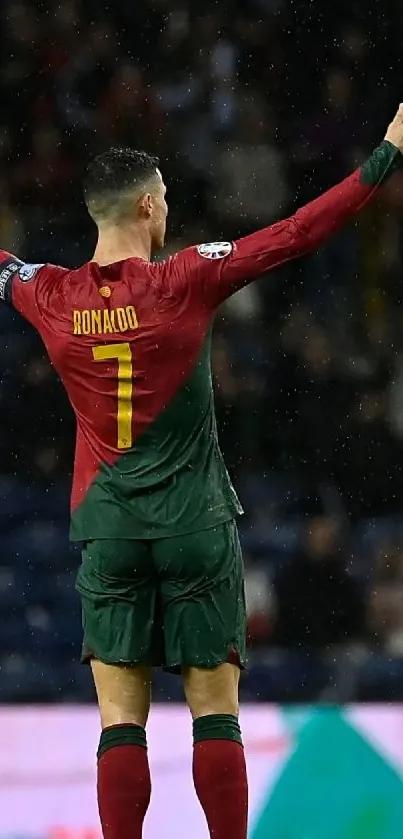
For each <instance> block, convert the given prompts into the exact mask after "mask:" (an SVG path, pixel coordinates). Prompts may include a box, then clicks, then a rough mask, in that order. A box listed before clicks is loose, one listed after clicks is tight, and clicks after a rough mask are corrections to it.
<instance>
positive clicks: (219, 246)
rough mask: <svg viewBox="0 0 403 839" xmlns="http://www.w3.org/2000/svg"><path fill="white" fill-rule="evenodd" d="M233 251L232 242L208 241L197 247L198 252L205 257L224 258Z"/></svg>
mask: <svg viewBox="0 0 403 839" xmlns="http://www.w3.org/2000/svg"><path fill="white" fill-rule="evenodd" d="M231 251H232V243H231V242H208V243H206V244H204V245H198V247H197V253H198V254H199V255H200V256H203V257H204V259H224V258H225V257H226V256H229V254H230V253H231Z"/></svg>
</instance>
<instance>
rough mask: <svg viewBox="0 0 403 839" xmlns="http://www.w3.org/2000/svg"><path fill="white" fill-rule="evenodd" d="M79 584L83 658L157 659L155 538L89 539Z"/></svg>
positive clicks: (116, 661) (140, 661) (106, 660)
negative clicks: (151, 542) (152, 547)
mask: <svg viewBox="0 0 403 839" xmlns="http://www.w3.org/2000/svg"><path fill="white" fill-rule="evenodd" d="M76 587H77V590H78V591H79V593H80V595H81V601H82V617H83V629H84V643H83V660H84V661H90V660H92V659H94V658H95V659H98V660H100V661H103V662H104V663H105V664H116V665H121V664H130V665H134V664H136V665H142V666H146V665H152V664H153V663H154V661H153V657H154V650H153V645H154V618H155V612H156V604H157V586H156V580H155V573H154V571H153V568H152V559H151V552H150V548H149V544H148V543H147V542H142V541H140V540H126V539H116V540H112V539H98V540H95V541H92V542H88V543H87V544H86V546H85V548H84V550H83V555H82V562H81V566H80V569H79V572H78V576H77V584H76Z"/></svg>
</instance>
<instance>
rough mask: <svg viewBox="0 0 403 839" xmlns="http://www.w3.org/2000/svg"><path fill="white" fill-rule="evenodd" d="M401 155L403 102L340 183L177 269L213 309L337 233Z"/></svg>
mask: <svg viewBox="0 0 403 839" xmlns="http://www.w3.org/2000/svg"><path fill="white" fill-rule="evenodd" d="M402 154H403V105H400V107H399V110H398V112H397V114H396V116H395V118H394V120H393V121H392V122H391V124H390V125H389V128H388V130H387V132H386V135H385V139H384V140H383V142H382V143H381V145H380V146H378V148H377V149H375V151H374V152H373V153H372V155H371V156H370V157H369V159H368V160H367V161H366V162H365V163H364V164H363V165H362V166H360V167H359V168H358V169H356V171H355V172H353V173H352V174H351V175H349V177H347V178H345V180H344V181H342V182H341V183H339V184H337V185H336V186H334V187H332V189H329V190H328V191H327V192H325V193H323V195H321V196H320V197H319V198H316V199H315V200H314V201H311V202H310V203H309V204H306V205H305V206H304V207H302V208H301V209H299V210H297V212H296V213H295V214H294V215H292V216H290V217H289V218H287V219H284V220H283V221H279V222H277V223H276V224H273V225H271V226H270V227H265V228H263V229H262V230H258V231H257V232H256V233H252V234H251V235H250V236H245V238H243V239H238V240H237V241H236V242H233V243H227V242H224V243H215V244H212V245H202V246H199V247H198V248H189V249H187V250H186V251H182V253H180V254H178V255H177V260H178V268H181V270H182V271H184V274H185V276H187V281H188V282H192V283H194V284H195V285H196V287H198V288H199V293H201V295H202V297H203V300H204V302H205V303H210V305H212V307H214V306H217V305H219V303H221V302H222V301H223V300H225V299H226V298H227V297H229V296H230V295H231V294H233V293H234V292H236V291H238V289H240V288H242V287H243V286H245V285H247V284H248V283H249V282H251V281H252V280H254V279H256V278H257V277H259V276H260V275H261V274H264V273H266V272H267V271H269V270H270V269H271V268H275V267H277V266H279V265H282V264H284V263H285V262H288V261H289V260H291V259H295V258H296V257H298V256H302V255H303V254H306V253H309V252H310V251H313V250H316V249H317V248H318V247H320V245H322V244H323V242H325V241H326V240H327V239H329V238H330V237H331V236H332V235H333V234H335V233H337V231H338V230H340V229H341V228H342V227H343V225H345V224H347V223H348V222H349V221H350V220H351V219H352V218H354V216H356V215H357V213H358V212H359V211H360V210H361V209H362V208H363V207H364V206H365V205H366V204H367V203H368V202H369V201H370V200H371V199H372V198H373V197H374V196H375V195H376V193H377V192H378V190H379V188H380V186H381V185H382V184H383V183H384V182H385V181H386V180H387V179H388V178H389V177H390V176H391V175H392V174H393V173H394V172H395V171H396V170H397V169H398V168H399V167H401V166H402V164H403V156H402ZM186 255H187V258H186ZM183 257H185V260H184V261H183V264H181V262H182V259H181V258H183ZM185 263H187V264H185ZM178 277H179V274H178Z"/></svg>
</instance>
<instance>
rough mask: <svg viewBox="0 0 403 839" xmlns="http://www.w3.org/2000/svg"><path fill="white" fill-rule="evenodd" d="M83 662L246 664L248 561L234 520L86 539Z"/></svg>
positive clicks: (175, 667)
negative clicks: (143, 535)
mask: <svg viewBox="0 0 403 839" xmlns="http://www.w3.org/2000/svg"><path fill="white" fill-rule="evenodd" d="M77 590H78V591H79V592H80V594H81V598H82V609H83V627H84V646H83V660H84V661H89V660H90V659H91V658H97V659H100V660H101V661H104V662H106V663H109V664H143V665H149V666H152V667H158V666H162V667H164V668H165V669H167V670H171V671H173V672H178V671H179V670H180V669H181V668H182V667H186V666H188V667H206V668H209V667H216V666H217V665H219V664H221V663H222V662H225V661H231V662H234V663H236V664H238V665H239V667H243V666H244V664H245V638H246V610H245V596H244V580H243V561H242V554H241V548H240V544H239V539H238V533H237V528H236V524H235V522H234V521H230V522H227V523H225V524H220V525H218V526H217V527H213V528H210V529H209V530H204V531H199V532H198V533H191V534H188V535H186V536H175V537H173V538H164V539H157V540H153V541H151V540H150V541H146V540H144V541H140V540H136V539H131V540H126V539H113V540H112V539H111V540H109V539H98V540H95V541H92V542H87V544H86V546H85V548H84V551H83V557H82V564H81V567H80V570H79V572H78V577H77Z"/></svg>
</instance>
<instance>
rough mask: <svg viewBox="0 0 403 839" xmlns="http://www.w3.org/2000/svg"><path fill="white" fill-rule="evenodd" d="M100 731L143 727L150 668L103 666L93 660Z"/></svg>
mask: <svg viewBox="0 0 403 839" xmlns="http://www.w3.org/2000/svg"><path fill="white" fill-rule="evenodd" d="M91 668H92V673H93V677H94V682H95V689H96V692H97V697H98V705H99V710H100V714H101V723H102V728H107V727H108V726H111V725H122V724H134V725H141V726H143V727H144V726H145V725H146V722H147V718H148V713H149V710H150V669H149V668H148V667H142V666H132V667H126V666H124V665H116V664H105V663H104V662H103V661H99V660H98V659H92V661H91Z"/></svg>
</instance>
